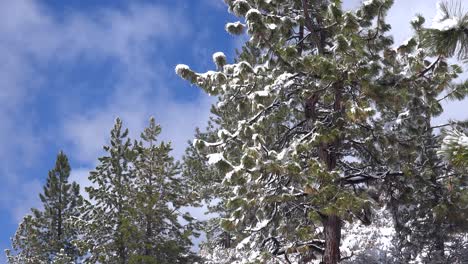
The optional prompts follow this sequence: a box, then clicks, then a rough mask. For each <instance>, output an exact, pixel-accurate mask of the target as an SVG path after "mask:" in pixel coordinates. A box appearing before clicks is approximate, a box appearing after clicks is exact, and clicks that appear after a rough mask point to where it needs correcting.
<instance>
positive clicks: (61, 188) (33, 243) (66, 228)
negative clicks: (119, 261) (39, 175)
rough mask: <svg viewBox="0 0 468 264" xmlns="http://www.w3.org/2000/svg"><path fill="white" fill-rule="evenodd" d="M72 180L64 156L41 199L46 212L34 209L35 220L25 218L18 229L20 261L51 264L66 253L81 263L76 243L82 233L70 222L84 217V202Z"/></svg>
mask: <svg viewBox="0 0 468 264" xmlns="http://www.w3.org/2000/svg"><path fill="white" fill-rule="evenodd" d="M69 177H70V164H69V162H68V158H67V156H66V155H65V154H64V153H63V152H60V153H59V154H58V155H57V160H56V163H55V167H54V169H52V170H51V171H49V176H48V178H47V182H46V185H45V186H44V192H43V193H42V194H40V195H39V197H40V199H41V202H42V204H43V209H42V210H41V209H36V208H33V209H32V213H33V214H32V216H26V217H25V219H24V221H23V222H22V223H21V224H20V227H19V229H18V232H19V233H17V235H15V237H14V239H13V246H14V247H15V250H18V251H19V253H18V256H20V257H19V259H21V258H22V257H23V256H24V257H25V258H28V256H29V257H34V259H36V260H37V261H42V262H44V263H49V262H51V261H52V260H53V259H54V258H55V256H56V255H57V254H59V253H60V252H62V254H65V255H66V256H67V257H68V258H70V259H72V260H73V261H77V260H78V257H79V253H78V250H77V248H76V247H75V246H74V245H73V243H72V241H73V240H75V239H76V238H77V236H78V231H77V230H76V229H75V228H74V226H73V225H71V224H70V222H69V220H70V219H71V218H73V217H75V216H78V215H79V214H80V210H79V208H80V206H82V204H83V198H82V196H81V195H80V188H79V185H78V184H77V183H76V182H72V183H69V181H68V178H69ZM31 252H34V254H32V253H31ZM10 253H11V252H10ZM33 255H35V256H33ZM18 256H17V257H13V256H10V257H9V260H10V262H11V263H18V262H15V259H18ZM20 262H21V261H20Z"/></svg>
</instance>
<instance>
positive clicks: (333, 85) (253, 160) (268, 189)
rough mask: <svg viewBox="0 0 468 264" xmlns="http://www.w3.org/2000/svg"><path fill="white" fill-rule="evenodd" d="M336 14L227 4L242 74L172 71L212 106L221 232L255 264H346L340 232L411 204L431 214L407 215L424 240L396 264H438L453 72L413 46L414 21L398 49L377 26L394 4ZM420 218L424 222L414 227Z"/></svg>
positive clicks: (232, 68) (317, 4) (243, 1)
mask: <svg viewBox="0 0 468 264" xmlns="http://www.w3.org/2000/svg"><path fill="white" fill-rule="evenodd" d="M340 2H341V1H333V0H329V1H327V0H310V1H307V0H302V1H299V0H297V1H279V0H278V1H275V0H271V1H254V0H233V1H231V0H229V1H226V3H227V4H228V6H229V10H230V11H231V12H233V13H234V14H236V15H237V16H239V17H241V18H242V19H245V24H244V23H242V22H240V21H239V22H236V23H228V24H227V25H226V29H227V30H228V32H230V33H232V34H241V33H242V32H244V30H245V29H246V30H247V33H248V34H249V36H250V40H249V41H248V43H247V44H246V45H245V46H244V48H243V52H242V53H241V54H240V56H239V57H238V58H237V61H236V63H233V64H228V63H227V60H226V57H225V56H224V55H223V54H221V53H216V54H214V55H213V59H214V61H215V63H216V65H217V71H209V72H206V73H196V72H194V71H193V70H191V69H190V68H189V67H188V66H186V65H178V66H177V67H176V73H177V74H178V75H180V76H181V77H182V78H184V79H186V80H188V81H190V82H191V83H193V84H196V85H198V86H200V87H201V88H202V89H204V90H205V91H206V92H207V93H209V94H211V95H217V96H218V97H219V101H218V104H217V105H216V106H215V107H213V114H214V115H215V122H216V123H217V125H218V126H219V129H218V133H217V136H215V138H214V139H213V138H209V139H208V140H207V139H206V138H200V139H197V140H195V141H194V146H195V147H196V148H197V149H198V151H199V152H200V153H205V154H207V157H208V163H211V164H213V165H216V166H217V170H218V171H219V172H220V175H221V177H220V179H221V180H222V187H221V188H222V190H224V191H220V192H219V193H222V194H223V195H225V196H222V201H221V202H222V203H223V205H224V206H225V207H226V208H227V209H226V212H227V214H228V215H226V217H224V219H222V221H221V225H222V226H223V228H224V229H225V230H227V231H229V232H232V233H233V234H235V236H234V237H235V242H236V244H238V246H239V247H242V246H247V247H248V248H249V247H250V248H253V249H263V254H262V255H259V256H257V259H263V260H264V261H272V260H273V259H274V258H275V257H277V256H279V255H282V256H284V258H285V259H286V261H289V259H290V255H295V260H298V258H297V257H296V256H298V255H299V256H300V257H299V259H300V260H298V261H303V262H304V261H309V260H311V259H313V258H317V257H318V256H321V258H322V261H323V263H326V264H331V263H337V262H339V261H340V259H341V258H342V257H345V256H340V250H339V246H340V240H341V236H342V234H341V226H342V225H343V222H344V221H347V222H352V221H354V220H359V221H360V222H362V223H365V224H370V223H371V219H372V218H371V214H370V212H371V208H372V207H377V206H380V205H382V204H384V203H382V202H388V204H389V205H390V206H393V208H395V210H394V212H402V210H403V209H404V208H405V206H406V208H408V206H409V205H415V206H418V204H419V205H420V206H421V208H425V209H424V210H417V212H414V213H411V214H407V215H411V220H414V221H413V222H411V223H414V225H413V226H412V227H411V228H413V229H414V230H417V232H420V231H422V230H423V232H426V234H424V235H423V236H421V237H420V238H421V239H419V238H417V239H415V240H411V241H410V243H413V242H414V241H421V242H424V243H423V244H421V245H416V246H414V247H413V246H410V247H411V249H410V251H413V250H414V252H411V253H409V257H406V256H403V259H404V260H403V261H410V260H412V259H415V257H416V256H418V254H420V253H424V252H430V255H431V257H430V258H432V256H434V259H435V258H436V255H437V254H439V255H440V252H441V250H442V252H443V251H444V250H443V248H444V247H443V245H444V243H445V241H447V237H446V236H445V235H444V234H443V232H444V231H441V230H446V229H443V228H442V227H444V226H446V224H447V223H449V222H450V221H448V218H449V217H446V215H444V214H443V212H444V211H445V209H443V208H444V206H443V205H444V204H447V202H449V200H450V199H447V198H446V196H444V195H446V194H447V190H446V188H445V187H444V186H445V180H441V179H444V178H447V177H446V176H447V173H448V171H447V170H445V169H443V168H441V167H440V166H441V164H440V158H439V157H438V156H437V155H436V150H437V147H438V146H439V145H440V140H439V138H438V137H437V135H435V133H434V129H435V128H434V127H432V126H431V119H432V118H433V117H434V116H437V115H439V114H440V113H441V112H442V110H443V109H442V107H441V105H440V99H441V97H442V96H443V94H444V93H448V92H450V90H451V82H452V81H453V80H454V79H455V78H456V77H457V76H458V74H460V68H459V67H458V66H456V65H449V64H448V63H447V60H446V57H444V56H439V57H438V58H435V59H434V58H433V57H432V56H433V55H434V53H433V52H432V51H431V49H430V48H427V46H424V45H423V44H422V43H421V40H420V39H419V35H418V34H419V32H423V31H418V27H419V28H421V24H422V23H423V22H424V21H423V20H422V19H421V17H418V18H417V19H415V20H413V21H412V24H413V26H414V27H415V30H416V31H417V34H416V36H414V37H413V38H411V39H410V40H409V41H408V42H406V43H404V44H402V45H399V46H398V48H396V49H394V48H392V46H391V45H392V44H393V41H392V38H391V37H390V36H388V35H386V32H388V30H389V29H390V25H388V24H387V23H386V22H385V15H386V12H387V11H388V9H389V8H390V7H391V5H392V2H393V1H390V0H370V1H364V2H363V3H362V5H361V6H360V7H359V8H358V9H357V10H355V11H354V12H353V11H348V12H345V11H343V10H342V8H341V5H340ZM463 44H464V43H463ZM377 113H378V114H377ZM197 166H198V165H197ZM419 188H420V189H419ZM460 188H461V189H462V188H464V187H463V185H460ZM225 190H227V191H225ZM415 190H420V191H419V192H416V193H417V194H418V195H416V196H415V200H411V197H410V195H411V192H413V193H414V192H415ZM460 205H461V204H460V203H457V204H456V205H455V207H456V208H459V207H460ZM409 208H416V207H412V206H409ZM426 209H427V210H426ZM440 209H443V210H442V211H440ZM438 210H439V211H438ZM424 212H426V213H431V214H432V215H431V216H430V217H427V218H425V219H423V220H422V221H419V220H420V218H418V214H419V215H421V214H423V213H424ZM440 212H442V213H440ZM445 212H446V211H445ZM401 215H402V214H394V216H395V217H394V218H395V221H397V223H396V226H397V231H398V232H397V233H398V234H399V236H400V237H401V238H402V239H403V240H404V239H405V237H408V236H405V232H404V231H403V230H404V229H405V228H406V227H405V226H403V228H399V227H401V223H402V222H404V221H408V223H410V221H409V220H408V219H406V220H403V221H402V222H401V219H400V220H399V219H398V216H401ZM403 215H405V214H403ZM398 221H400V222H398ZM430 223H435V224H434V225H431V224H430ZM417 226H423V227H421V228H419V227H417ZM438 228H439V229H438ZM416 237H417V236H416ZM411 239H413V238H411ZM241 241H242V242H241ZM400 242H402V240H401V239H400ZM404 243H405V242H402V244H404ZM441 245H442V246H441ZM442 254H443V253H442ZM442 257H443V256H442Z"/></svg>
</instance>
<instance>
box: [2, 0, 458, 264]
mask: <svg viewBox="0 0 468 264" xmlns="http://www.w3.org/2000/svg"><path fill="white" fill-rule="evenodd" d="M358 2H359V0H352V1H351V0H350V1H345V6H346V7H352V6H355V5H356V4H357V3H358ZM408 2H409V3H408ZM435 2H436V1H435V0H431V1H426V0H415V1H403V0H396V5H395V8H394V9H392V12H391V13H390V18H389V21H390V23H392V25H394V26H393V27H394V31H393V32H394V33H395V34H396V38H395V40H396V43H401V42H402V41H404V40H405V38H406V37H407V36H408V35H409V34H410V30H409V27H408V21H409V20H410V19H411V18H412V16H413V15H414V14H415V13H417V12H419V13H423V14H424V15H425V16H426V17H428V18H429V19H430V18H432V17H433V16H434V13H435ZM236 20H237V19H236V18H235V17H233V16H231V15H229V14H228V13H227V11H226V8H225V6H224V5H223V4H222V0H160V1H158V0H152V1H149V0H148V1H144V0H133V1H129V0H127V1H123V0H101V1H95V0H67V1H63V0H1V1H0V61H1V62H0V120H1V121H2V122H1V123H0V145H1V146H2V147H1V148H0V175H1V179H2V184H1V185H0V213H1V214H0V226H1V227H2V228H1V229H0V247H2V248H6V247H8V246H9V238H10V237H11V236H12V234H13V233H14V231H15V229H16V226H17V223H18V221H19V219H21V218H22V216H23V215H24V214H25V213H27V212H28V211H29V208H30V207H33V206H38V205H39V199H38V193H39V192H40V191H41V188H42V184H43V183H44V181H45V179H46V177H47V172H48V170H49V169H51V168H52V167H53V165H54V160H55V156H56V154H57V153H58V152H59V150H64V151H65V153H66V154H67V155H68V156H69V158H70V161H71V165H72V169H73V172H72V178H73V179H74V180H77V181H78V182H79V183H82V184H86V176H87V173H88V171H89V170H90V169H92V168H94V166H95V165H96V159H97V157H98V156H99V155H100V154H101V147H102V145H104V144H105V142H106V139H107V135H108V133H109V130H110V128H111V126H112V124H113V121H114V119H115V117H117V116H120V117H121V118H122V119H123V121H124V124H125V125H126V126H127V127H129V128H130V131H131V133H132V132H133V135H138V134H139V132H140V131H141V130H142V128H144V127H145V125H146V124H147V120H148V119H149V117H150V116H155V118H156V120H157V121H158V122H159V123H161V124H162V126H163V138H164V139H170V140H172V141H173V145H174V148H175V150H174V155H175V156H176V157H180V156H181V155H182V153H183V151H184V149H185V147H186V141H187V140H189V139H191V138H192V136H193V131H194V129H195V127H197V126H199V127H204V126H205V124H206V120H207V118H208V116H209V108H210V103H211V102H213V101H214V98H209V97H208V96H206V95H205V94H202V93H201V92H200V91H199V90H198V88H196V87H193V86H190V85H188V84H187V83H186V82H185V81H183V80H180V79H179V78H178V77H177V76H176V75H175V73H174V67H175V65H176V64H178V63H184V64H188V65H190V66H191V68H193V69H195V70H197V71H205V70H209V69H214V65H213V64H212V61H211V55H212V54H213V53H214V52H217V51H223V52H225V53H226V55H227V56H228V60H230V61H232V59H233V56H234V54H235V53H234V50H235V48H236V47H239V46H240V45H241V44H242V39H238V38H235V37H232V36H230V35H228V34H227V33H226V32H225V31H224V24H225V23H226V22H233V21H236ZM464 103H465V105H466V102H464ZM461 106H463V103H458V104H447V107H448V109H449V111H448V112H447V113H446V114H444V116H443V117H441V119H440V120H441V122H442V121H443V120H445V119H447V118H449V117H450V118H466V117H467V116H466V114H463V113H461V114H460V111H459V109H460V107H461ZM457 109H458V111H457ZM461 112H463V111H461ZM463 115H464V116H463ZM3 262H5V260H4V257H3V255H2V256H1V257H0V263H3Z"/></svg>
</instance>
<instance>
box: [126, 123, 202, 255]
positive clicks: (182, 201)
mask: <svg viewBox="0 0 468 264" xmlns="http://www.w3.org/2000/svg"><path fill="white" fill-rule="evenodd" d="M160 133H161V127H160V126H159V125H157V124H156V122H155V120H154V118H151V119H150V124H149V126H148V127H147V128H146V129H145V130H144V132H143V133H142V134H141V141H140V142H138V143H136V144H135V146H136V149H137V153H138V154H137V156H136V160H135V173H136V175H135V184H134V188H135V190H134V194H135V201H134V203H133V208H132V211H133V212H134V214H135V219H136V222H137V232H136V233H134V234H133V236H135V237H137V238H138V241H137V242H136V243H137V247H136V248H137V251H136V253H135V254H134V255H133V256H132V257H131V259H130V263H147V264H149V263H161V264H162V263H168V264H169V263H191V261H194V256H193V254H191V253H190V249H189V246H190V245H191V241H190V239H189V236H190V235H192V234H194V233H193V232H192V229H193V227H192V225H191V222H192V221H193V218H192V217H191V216H190V214H188V213H186V214H183V213H181V212H180V211H179V210H180V209H181V207H182V206H186V205H187V203H188V201H189V200H188V199H187V190H186V189H185V186H184V185H183V181H182V180H183V178H181V177H180V176H179V173H180V165H179V163H178V162H175V161H174V158H173V157H171V156H170V151H171V150H172V148H171V144H170V143H165V142H159V143H158V139H157V138H158V136H159V134H160ZM179 217H182V218H183V219H184V220H185V221H187V224H186V225H185V226H183V225H182V224H181V223H180V222H179Z"/></svg>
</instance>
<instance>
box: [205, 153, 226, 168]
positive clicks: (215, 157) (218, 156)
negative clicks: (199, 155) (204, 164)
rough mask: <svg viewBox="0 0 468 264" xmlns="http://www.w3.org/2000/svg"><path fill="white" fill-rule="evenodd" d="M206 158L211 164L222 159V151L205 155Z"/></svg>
mask: <svg viewBox="0 0 468 264" xmlns="http://www.w3.org/2000/svg"><path fill="white" fill-rule="evenodd" d="M206 157H207V158H208V164H209V165H213V164H216V163H218V162H220V161H222V160H224V157H223V153H213V154H208V155H207V156H206Z"/></svg>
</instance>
